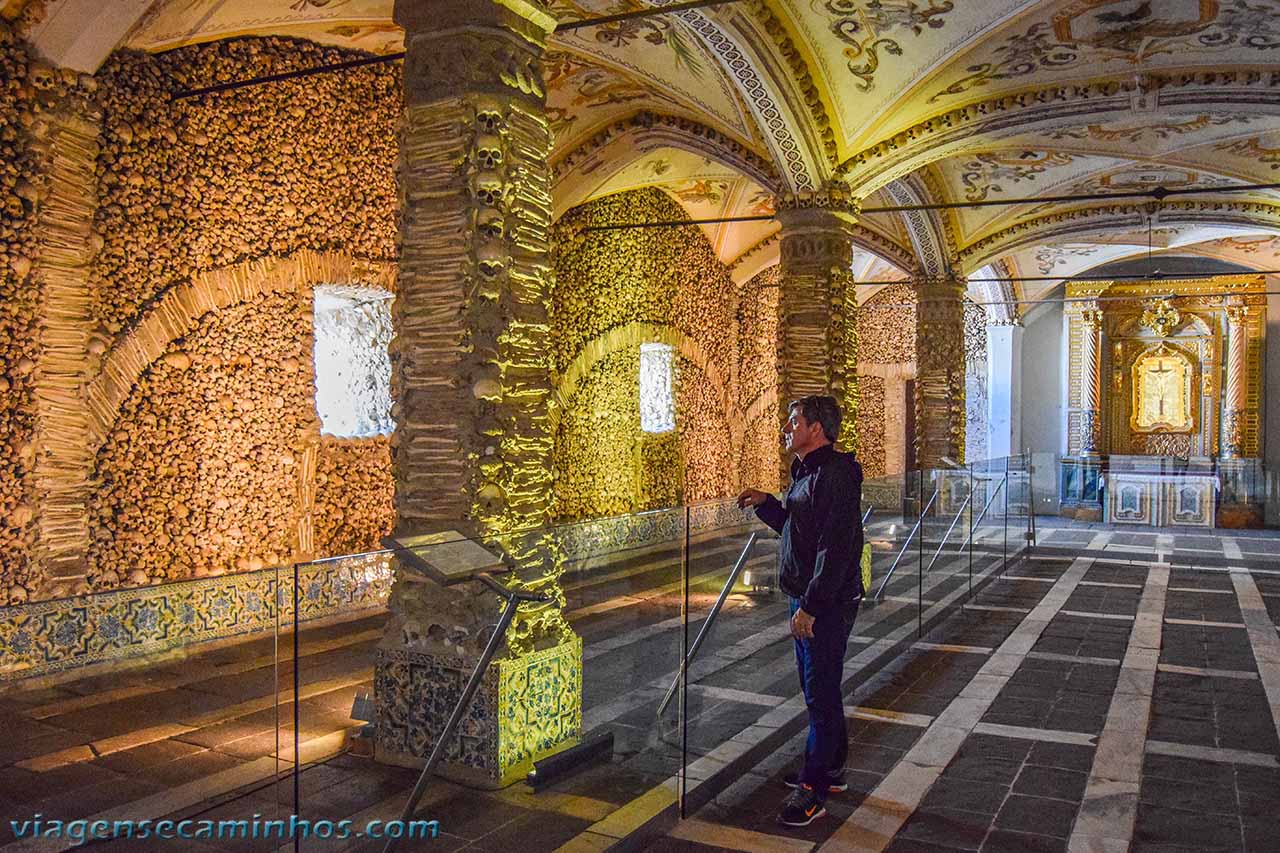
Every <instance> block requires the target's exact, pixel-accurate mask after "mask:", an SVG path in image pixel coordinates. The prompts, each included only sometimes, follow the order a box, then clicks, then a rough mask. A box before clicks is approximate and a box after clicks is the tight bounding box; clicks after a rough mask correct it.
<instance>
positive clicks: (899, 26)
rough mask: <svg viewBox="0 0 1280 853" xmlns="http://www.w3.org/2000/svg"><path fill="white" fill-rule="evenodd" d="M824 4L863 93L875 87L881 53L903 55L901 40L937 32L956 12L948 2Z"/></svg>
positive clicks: (835, 0)
mask: <svg viewBox="0 0 1280 853" xmlns="http://www.w3.org/2000/svg"><path fill="white" fill-rule="evenodd" d="M824 5H825V9H826V12H827V13H828V14H829V15H830V16H831V31H832V32H834V33H835V34H836V35H837V36H838V37H839V38H840V40H841V41H844V42H846V43H847V44H848V47H846V48H845V49H844V57H845V59H847V60H848V67H849V73H850V74H852V75H853V76H854V77H855V78H856V79H857V80H858V82H857V83H856V84H855V85H856V86H857V88H858V89H859V90H861V91H863V92H869V91H871V89H872V87H873V86H874V85H875V75H876V71H878V70H879V68H880V57H881V55H882V54H887V55H891V56H902V52H903V51H902V44H901V42H900V41H899V39H900V38H902V37H904V36H905V35H906V34H908V33H909V34H911V35H914V36H917V37H918V36H920V35H921V34H922V33H924V31H925V30H926V29H938V28H939V27H941V26H942V25H943V24H945V23H946V17H945V16H946V14H947V13H948V12H950V11H952V10H953V9H955V5H954V4H953V3H952V2H950V0H927V5H926V4H925V3H916V2H912V0H868V2H866V3H862V2H859V0H826V2H825V4H824Z"/></svg>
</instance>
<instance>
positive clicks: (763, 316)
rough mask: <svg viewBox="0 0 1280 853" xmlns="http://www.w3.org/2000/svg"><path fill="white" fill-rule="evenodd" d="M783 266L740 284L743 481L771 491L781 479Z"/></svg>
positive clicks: (739, 330) (774, 267) (769, 269)
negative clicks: (780, 308) (780, 309)
mask: <svg viewBox="0 0 1280 853" xmlns="http://www.w3.org/2000/svg"><path fill="white" fill-rule="evenodd" d="M781 272H782V268H781V267H779V266H772V267H769V268H768V269H766V270H764V271H762V272H759V273H757V274H756V275H755V276H754V277H752V278H751V279H750V280H748V281H747V282H745V283H744V284H743V285H742V290H741V292H740V293H739V296H738V350H739V353H740V358H741V365H742V366H741V369H740V373H739V376H738V382H739V387H740V389H741V390H740V392H739V396H740V398H741V400H742V410H743V414H742V417H743V428H744V435H743V440H742V453H741V456H740V461H739V470H740V471H741V472H742V484H743V486H747V487H751V488H756V489H763V490H765V491H773V490H775V489H777V488H778V487H779V485H780V483H779V482H778V480H779V474H780V473H781V472H780V470H779V466H778V457H779V454H780V453H781V452H782V430H781V426H782V425H781V424H779V423H778V405H777V394H778V298H779V290H778V287H779V281H780V274H781Z"/></svg>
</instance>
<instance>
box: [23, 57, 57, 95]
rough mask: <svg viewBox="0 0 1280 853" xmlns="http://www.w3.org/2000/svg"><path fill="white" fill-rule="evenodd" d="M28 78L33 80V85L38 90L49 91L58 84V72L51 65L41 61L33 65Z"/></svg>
mask: <svg viewBox="0 0 1280 853" xmlns="http://www.w3.org/2000/svg"><path fill="white" fill-rule="evenodd" d="M28 79H29V80H30V81H31V85H32V86H34V87H35V89H36V91H38V92H47V91H48V90H50V89H52V88H53V87H54V86H56V85H57V83H58V74H57V72H56V71H55V70H54V69H53V68H52V67H51V66H48V65H44V64H43V63H41V64H37V65H32V66H31V72H30V75H29V77H28Z"/></svg>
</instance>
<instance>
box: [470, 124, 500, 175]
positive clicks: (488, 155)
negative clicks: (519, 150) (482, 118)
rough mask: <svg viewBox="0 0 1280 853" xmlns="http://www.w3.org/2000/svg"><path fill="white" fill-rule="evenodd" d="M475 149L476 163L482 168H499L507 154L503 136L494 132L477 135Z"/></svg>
mask: <svg viewBox="0 0 1280 853" xmlns="http://www.w3.org/2000/svg"><path fill="white" fill-rule="evenodd" d="M475 150H476V154H475V157H476V164H477V165H479V166H480V168H482V169H497V168H498V167H499V166H501V165H502V160H503V158H504V157H505V155H506V152H504V151H503V149H502V137H500V136H497V135H496V134H492V133H482V134H480V136H478V137H476V145H475Z"/></svg>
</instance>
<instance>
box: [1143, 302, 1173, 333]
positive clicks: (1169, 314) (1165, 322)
mask: <svg viewBox="0 0 1280 853" xmlns="http://www.w3.org/2000/svg"><path fill="white" fill-rule="evenodd" d="M1181 322H1182V315H1181V314H1179V313H1178V309H1177V308H1174V307H1173V306H1172V305H1171V304H1169V300H1167V299H1158V300H1156V301H1155V302H1154V303H1152V304H1151V305H1150V306H1149V307H1147V309H1146V310H1144V311H1143V312H1142V325H1144V326H1146V327H1147V328H1148V329H1150V330H1151V331H1153V332H1155V333H1156V335H1158V336H1159V337H1162V338H1167V337H1168V336H1169V334H1170V333H1171V332H1173V330H1174V329H1176V328H1177V327H1178V324H1179V323H1181Z"/></svg>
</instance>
